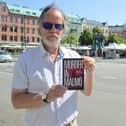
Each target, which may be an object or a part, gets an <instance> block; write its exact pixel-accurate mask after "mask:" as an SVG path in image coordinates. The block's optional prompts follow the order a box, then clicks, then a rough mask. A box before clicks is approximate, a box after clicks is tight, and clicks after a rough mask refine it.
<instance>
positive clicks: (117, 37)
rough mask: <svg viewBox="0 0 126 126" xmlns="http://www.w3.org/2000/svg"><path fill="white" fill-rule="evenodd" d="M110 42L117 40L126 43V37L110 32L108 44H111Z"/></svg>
mask: <svg viewBox="0 0 126 126" xmlns="http://www.w3.org/2000/svg"><path fill="white" fill-rule="evenodd" d="M110 42H111V43H112V42H116V43H125V44H126V39H125V38H122V37H120V36H118V35H117V34H115V33H112V32H109V36H108V42H107V44H109V43H110Z"/></svg>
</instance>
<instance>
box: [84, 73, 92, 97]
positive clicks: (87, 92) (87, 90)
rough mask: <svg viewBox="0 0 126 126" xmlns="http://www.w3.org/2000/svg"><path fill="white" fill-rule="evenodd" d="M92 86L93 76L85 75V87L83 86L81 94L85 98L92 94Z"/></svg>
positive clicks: (90, 74)
mask: <svg viewBox="0 0 126 126" xmlns="http://www.w3.org/2000/svg"><path fill="white" fill-rule="evenodd" d="M93 84H94V74H93V72H92V73H87V75H86V81H85V84H84V85H85V86H84V90H83V93H84V94H85V95H87V96H90V95H91V93H92V89H93Z"/></svg>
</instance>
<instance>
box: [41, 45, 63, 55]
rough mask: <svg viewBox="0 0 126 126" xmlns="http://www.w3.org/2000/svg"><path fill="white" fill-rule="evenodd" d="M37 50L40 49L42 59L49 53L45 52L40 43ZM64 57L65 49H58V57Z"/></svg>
mask: <svg viewBox="0 0 126 126" xmlns="http://www.w3.org/2000/svg"><path fill="white" fill-rule="evenodd" d="M39 48H40V55H41V56H42V57H44V56H49V53H48V52H47V51H46V50H45V48H44V47H43V44H42V43H40V46H39ZM64 55H65V49H64V47H60V48H59V54H58V56H60V57H63V56H64Z"/></svg>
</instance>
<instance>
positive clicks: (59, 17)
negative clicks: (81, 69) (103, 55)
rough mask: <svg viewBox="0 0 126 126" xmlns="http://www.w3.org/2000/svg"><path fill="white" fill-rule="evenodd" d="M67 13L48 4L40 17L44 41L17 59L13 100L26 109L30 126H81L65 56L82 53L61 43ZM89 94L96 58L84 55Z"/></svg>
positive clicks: (70, 56)
mask: <svg viewBox="0 0 126 126" xmlns="http://www.w3.org/2000/svg"><path fill="white" fill-rule="evenodd" d="M64 30H65V16H64V14H63V12H62V11H61V10H60V9H59V8H57V7H56V6H55V5H49V6H47V7H46V8H45V9H44V10H43V12H42V14H41V16H40V18H39V32H40V35H41V41H42V42H41V45H40V46H39V47H37V48H33V49H30V50H28V51H26V52H24V53H23V54H22V55H21V56H20V57H19V58H18V60H17V62H16V64H15V68H14V75H13V81H12V104H13V106H14V107H15V108H17V109H26V114H25V121H24V122H25V125H26V126H77V122H76V117H77V115H78V110H77V91H69V90H67V88H66V87H64V86H63V85H62V59H63V58H64V57H68V58H74V57H80V56H79V54H78V53H77V52H75V51H72V50H69V49H66V48H63V47H60V40H61V38H62V36H63V33H64ZM84 65H85V73H86V74H85V76H86V77H85V78H86V80H85V90H83V91H82V93H83V94H85V95H91V92H92V87H93V70H94V67H95V61H94V59H92V58H90V57H84Z"/></svg>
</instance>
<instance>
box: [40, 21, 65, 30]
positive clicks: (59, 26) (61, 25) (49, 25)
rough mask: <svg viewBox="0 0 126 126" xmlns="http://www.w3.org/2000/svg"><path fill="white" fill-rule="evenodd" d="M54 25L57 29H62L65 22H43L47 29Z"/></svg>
mask: <svg viewBox="0 0 126 126" xmlns="http://www.w3.org/2000/svg"><path fill="white" fill-rule="evenodd" d="M53 25H54V26H55V29H56V30H62V29H63V28H64V24H58V23H56V24H52V23H49V22H44V23H42V26H43V28H44V29H47V30H51V29H52V28H53Z"/></svg>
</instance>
